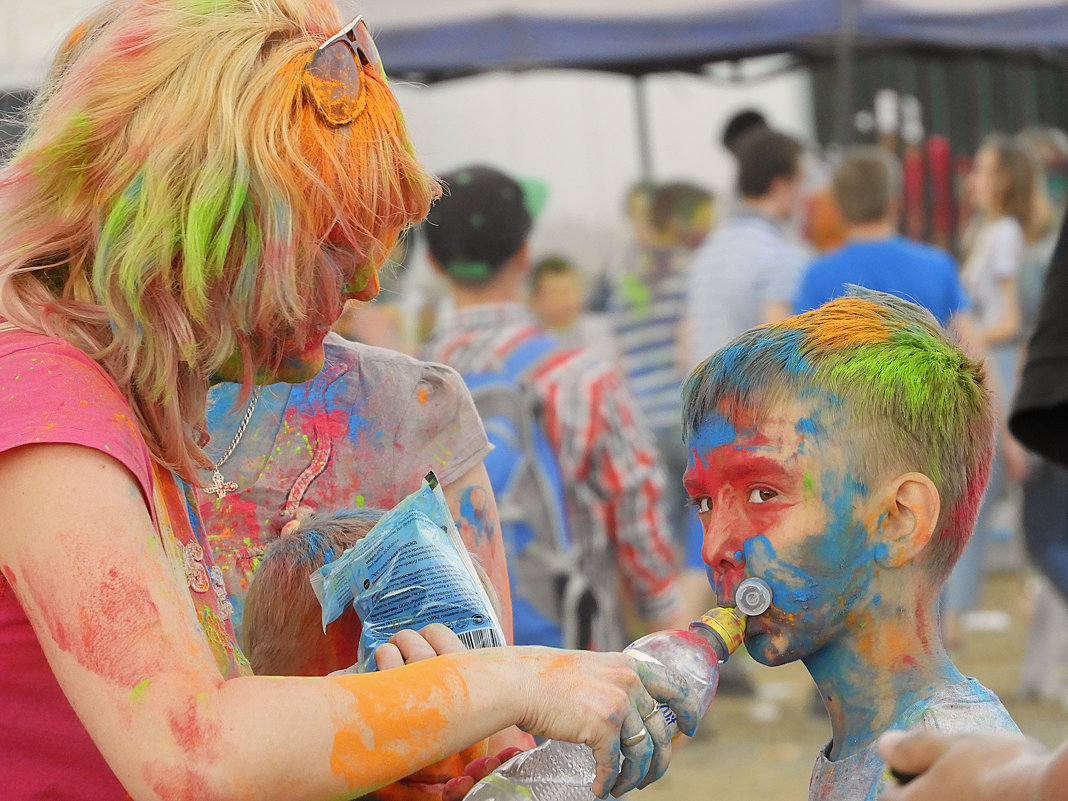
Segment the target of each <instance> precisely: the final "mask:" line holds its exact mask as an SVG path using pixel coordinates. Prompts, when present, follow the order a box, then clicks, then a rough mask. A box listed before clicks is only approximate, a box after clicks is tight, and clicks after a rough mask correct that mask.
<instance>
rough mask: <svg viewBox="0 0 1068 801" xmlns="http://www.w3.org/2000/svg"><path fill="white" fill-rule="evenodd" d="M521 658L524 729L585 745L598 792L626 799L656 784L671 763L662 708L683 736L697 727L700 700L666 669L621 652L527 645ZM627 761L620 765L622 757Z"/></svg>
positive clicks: (669, 744) (669, 741) (594, 790)
mask: <svg viewBox="0 0 1068 801" xmlns="http://www.w3.org/2000/svg"><path fill="white" fill-rule="evenodd" d="M521 652H522V653H524V654H525V655H524V656H521V657H520V658H519V659H518V660H516V665H517V668H518V669H520V670H522V671H523V674H524V676H523V679H522V680H523V682H524V684H523V685H522V686H521V691H522V698H524V699H525V703H526V709H525V711H523V712H522V714H521V716H520V719H519V721H518V725H519V727H520V728H522V729H523V730H524V731H528V732H530V733H532V734H537V735H541V736H544V737H549V738H552V739H555V740H567V741H569V742H575V743H585V744H587V745H588V746H590V748H592V749H593V755H594V758H595V760H596V763H597V774H596V778H595V780H594V784H593V792H594V793H595V794H596V795H597V796H599V797H601V798H605V797H607V796H608V794H609V793H612V794H613V795H617V796H618V795H622V794H623V793H625V792H628V791H629V790H633V789H635V788H636V787H643V786H645V785H646V784H648V783H650V782H653V781H656V780H657V779H659V778H660V777H661V776H662V775H663V773H664V771H665V770H667V766H668V763H669V761H670V760H671V733H670V732H669V731H668V728H667V724H666V723H665V721H664V716H663V715H662V714H660V713H656V714H653V710H654V707H655V706H656V703H657V701H661V702H663V703H665V704H666V705H667V706H669V707H670V708H671V710H672V711H673V712H674V713H675V715H676V717H677V718H678V726H679V729H680V730H681V731H683V732H684V733H686V734H693V732H694V731H695V730H696V728H697V722H698V715H699V710H698V708H697V706H698V701H697V699H696V698H694V699H688V698H686V697H685V694H684V693H683V691H682V688H681V686H680V685H679V683H678V682H677V681H675V680H673V679H672V677H671V675H670V674H669V672H668V671H667V670H665V669H664V668H663V667H662V666H659V665H654V664H647V663H642V662H637V661H636V660H634V659H632V658H631V657H629V656H626V655H624V654H618V653H590V652H585V651H557V650H552V649H535V648H523V649H522V650H521ZM621 756H622V758H623V763H622V765H620V757H621Z"/></svg>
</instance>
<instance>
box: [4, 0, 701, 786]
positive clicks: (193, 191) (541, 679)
mask: <svg viewBox="0 0 1068 801" xmlns="http://www.w3.org/2000/svg"><path fill="white" fill-rule="evenodd" d="M342 22H343V20H342V19H341V17H340V16H339V13H338V11H337V9H336V7H335V6H334V5H333V4H332V3H327V2H317V1H316V0H121V2H112V3H110V4H109V5H107V6H105V7H104V8H103V9H101V10H100V11H99V12H98V13H97V14H95V15H94V16H93V18H92V19H90V20H89V22H88V23H87V24H85V25H83V26H82V27H80V28H79V29H78V30H76V31H75V32H74V34H72V36H71V37H70V39H69V40H68V42H67V44H66V45H65V47H64V48H63V51H62V52H61V54H60V56H59V58H58V59H57V61H56V64H55V66H54V68H53V70H52V72H51V74H50V76H49V80H48V83H47V85H46V86H45V87H44V89H43V90H42V92H41V94H40V97H39V99H38V101H37V103H36V105H35V107H34V109H33V113H32V119H31V121H30V127H29V131H28V133H27V135H26V137H25V139H24V141H23V142H22V144H21V146H20V148H19V149H18V151H17V152H16V154H15V155H14V157H13V159H12V160H11V162H10V163H9V164H8V165H7V167H6V168H4V170H3V171H2V172H0V420H3V425H2V426H0V520H2V521H3V523H4V525H3V526H2V527H0V570H2V575H3V578H2V579H0V667H2V670H0V675H2V678H0V718H2V719H3V721H4V725H3V726H2V727H0V776H3V786H4V791H3V792H4V797H5V799H11V800H12V801H19V799H29V798H49V799H56V800H57V801H62V799H75V798H76V799H79V800H80V801H97V800H98V799H118V798H123V797H132V798H134V799H168V801H172V800H176V799H186V800H187V801H194V800H195V801H202V800H206V799H223V798H226V799H230V798H256V799H270V798H284V799H287V801H295V800H296V799H339V798H351V797H354V796H357V795H362V794H365V793H367V792H369V791H371V790H373V789H374V788H375V787H378V786H381V785H383V784H386V783H388V782H391V781H394V780H396V779H399V778H400V777H402V776H405V775H407V774H409V773H411V772H412V771H413V770H415V769H417V768H419V767H420V766H423V765H427V764H429V763H432V762H434V761H435V760H437V759H439V758H440V757H441V756H442V755H444V754H449V753H454V752H457V751H460V750H461V749H463V748H465V747H468V746H470V745H471V744H472V743H475V742H477V741H479V740H481V739H483V738H485V737H487V736H489V735H490V734H492V733H494V732H496V731H499V730H501V729H504V728H506V727H508V726H511V725H513V724H517V725H520V726H521V727H523V728H525V729H527V730H528V731H532V732H535V733H538V734H544V735H546V736H551V737H555V738H559V739H568V740H573V741H580V742H586V743H588V744H589V745H591V746H592V747H593V750H594V752H595V754H596V756H597V761H598V776H597V783H596V785H595V790H596V791H597V792H599V793H605V794H606V793H607V792H608V791H609V790H612V789H613V788H614V789H615V791H616V792H620V791H624V790H627V789H630V788H631V787H633V786H635V785H636V784H638V783H639V782H641V781H642V780H643V779H645V780H651V779H652V778H655V777H656V776H658V775H659V774H660V773H662V772H663V770H664V769H665V767H666V764H667V760H668V758H669V755H670V744H669V741H668V739H667V736H666V732H665V731H664V729H663V727H662V726H660V725H659V724H654V723H653V721H652V720H651V721H650V724H649V730H648V731H647V730H646V728H645V725H644V724H643V723H642V715H643V714H646V713H647V712H648V710H651V709H652V707H653V702H654V697H655V698H657V699H660V700H664V701H669V702H671V703H672V704H673V706H674V707H675V708H676V711H677V712H678V713H679V714H680V715H681V716H682V718H683V722H684V726H683V728H684V729H691V728H692V724H693V713H694V710H693V709H692V708H690V706H689V705H688V704H687V703H686V702H685V700H684V699H680V698H678V692H677V691H676V690H675V688H674V687H673V686H672V685H671V682H670V679H669V677H667V676H665V675H663V673H661V672H658V671H657V670H655V669H653V668H650V667H648V666H646V665H639V664H637V663H635V662H634V661H633V660H630V659H629V658H627V657H624V656H621V655H619V654H585V653H578V652H563V651H553V650H550V649H540V648H523V649H507V648H505V649H486V650H482V651H473V652H465V653H457V654H450V655H447V656H442V657H438V658H435V659H428V660H424V661H421V662H418V663H417V664H412V665H407V666H404V667H400V668H398V669H396V670H388V671H385V672H382V673H375V674H367V675H340V676H332V677H323V678H304V677H301V678H288V677H266V676H252V675H251V671H250V670H249V668H248V664H247V662H246V661H245V659H244V657H243V656H242V654H241V652H240V650H239V649H238V648H237V646H236V645H235V643H234V639H233V632H232V628H231V626H230V625H229V616H230V610H229V609H228V602H227V600H226V597H225V590H224V588H223V587H222V586H221V581H220V580H219V576H218V571H217V570H215V569H214V565H213V563H212V556H211V553H210V549H209V548H207V547H206V540H205V538H204V533H203V531H202V530H201V527H200V525H199V522H198V520H197V518H196V514H195V511H194V510H195V508H196V504H195V501H194V500H193V494H192V490H191V488H190V482H193V481H195V478H196V471H197V469H198V468H204V469H208V470H211V469H212V467H213V465H212V463H211V462H210V461H209V460H208V458H207V457H206V456H205V453H204V451H203V446H204V445H205V441H204V439H205V438H204V436H203V432H204V412H205V397H206V394H207V389H208V386H209V383H211V382H212V381H215V380H219V379H229V380H235V381H239V382H241V384H242V387H243V392H242V394H243V396H244V397H245V398H247V397H248V396H249V394H250V393H251V392H252V390H253V387H254V385H256V384H259V383H266V382H270V381H281V380H284V381H301V380H305V379H307V378H309V377H311V376H313V375H315V374H316V373H317V372H318V370H319V369H320V367H321V365H322V360H323V345H322V342H323V338H324V337H325V336H326V333H327V332H328V330H329V327H330V325H331V323H332V322H333V321H334V319H335V318H336V317H337V316H338V314H339V313H340V311H341V308H342V304H343V303H344V301H345V300H346V299H347V298H359V299H367V298H371V297H373V296H374V295H375V294H376V292H377V288H378V278H377V272H376V267H377V265H379V264H380V263H381V261H382V259H383V258H384V257H385V255H386V254H387V253H388V252H389V251H390V249H391V248H392V247H393V245H394V243H395V241H396V239H397V237H398V235H399V234H400V233H401V232H402V231H403V230H404V229H405V228H406V227H408V226H410V225H411V224H413V223H414V222H416V221H418V220H419V219H421V218H422V217H423V216H424V215H425V213H426V211H427V209H428V207H429V204H430V202H431V200H432V199H433V196H434V193H435V192H436V191H437V188H436V185H435V183H434V181H433V180H432V179H431V178H430V177H429V176H428V175H426V173H425V172H424V171H423V170H422V169H421V168H420V166H419V165H418V163H417V162H416V161H415V159H414V157H413V156H412V149H411V146H410V143H409V141H408V137H407V134H406V131H405V128H404V125H403V121H402V117H401V115H400V112H399V109H398V108H397V106H396V103H395V100H394V98H393V96H392V94H391V93H390V91H389V88H388V86H387V84H386V81H385V75H384V73H383V71H382V66H381V62H380V60H379V58H378V54H377V52H376V51H375V48H374V45H373V42H372V41H371V39H370V36H369V34H368V33H367V29H366V26H365V25H364V24H363V23H362V21H360V20H358V19H357V20H354V21H353V22H352V23H350V24H349V25H347V26H342ZM658 718H659V716H655V717H654V718H653V720H657V719H658ZM639 730H640V732H641V733H642V736H641V737H637V736H634V735H636V734H637V733H638V732H639ZM621 739H622V741H623V742H622V743H621ZM621 747H622V752H623V756H624V757H626V759H624V760H623V763H622V767H620V763H619V757H620V751H621ZM617 779H618V781H617Z"/></svg>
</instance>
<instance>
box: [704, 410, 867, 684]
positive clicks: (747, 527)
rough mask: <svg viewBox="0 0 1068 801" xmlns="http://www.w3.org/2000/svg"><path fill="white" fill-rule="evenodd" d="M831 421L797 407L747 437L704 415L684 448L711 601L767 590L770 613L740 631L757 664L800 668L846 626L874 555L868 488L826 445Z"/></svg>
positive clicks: (835, 447) (744, 430) (826, 413)
mask: <svg viewBox="0 0 1068 801" xmlns="http://www.w3.org/2000/svg"><path fill="white" fill-rule="evenodd" d="M838 417H839V414H838V413H837V412H836V411H835V409H834V408H833V407H831V405H830V404H827V403H823V404H817V403H814V402H812V401H811V400H810V399H806V400H805V401H799V402H796V403H791V404H787V405H784V406H783V407H782V408H781V409H777V410H774V411H773V412H772V413H770V414H769V413H766V414H763V415H761V416H760V421H759V422H758V423H752V424H749V426H748V427H746V426H738V425H735V421H731V420H727V419H725V418H723V416H722V415H719V414H718V413H712V414H710V415H708V416H707V417H706V418H705V419H704V420H703V421H702V422H701V424H700V425H699V426H698V427H697V428H696V430H695V431H694V434H693V435H692V436H691V437H690V439H689V445H690V448H691V459H690V465H689V468H688V469H687V472H686V475H685V479H684V483H685V484H686V488H687V491H688V492H689V493H690V495H691V497H693V499H694V500H695V502H697V504H698V510H699V514H700V517H701V520H702V524H703V526H704V529H705V537H704V547H703V549H702V556H703V558H704V560H705V562H706V564H707V565H708V568H707V571H708V574H709V578H710V582H711V584H712V586H713V588H714V589H715V590H716V594H717V597H718V599H719V601H720V602H721V603H732V601H731V600H730V599H731V598H732V597H733V592H734V589H735V588H736V587H737V584H738V583H739V582H740V581H741V580H742V579H743V578H745V577H747V576H760V577H762V578H764V579H765V580H767V581H768V582H769V584H771V587H772V592H773V599H774V600H773V605H772V608H771V609H770V610H769V611H768V612H767V613H766V614H764V615H760V616H757V617H754V618H751V619H750V621H749V625H748V628H747V647H748V649H749V650H750V652H751V653H752V654H753V656H754V657H755V658H756V659H757V660H758V661H761V662H764V663H766V664H781V663H784V662H788V661H793V660H795V659H801V658H805V657H806V656H808V655H809V654H811V653H814V652H815V651H817V650H819V649H820V648H821V647H822V646H823V645H825V644H826V643H827V642H829V641H830V640H831V639H832V638H833V637H834V636H835V635H836V632H839V631H840V630H841V627H842V626H848V625H849V617H850V613H851V612H853V611H854V610H856V609H857V607H858V603H859V602H860V601H862V600H863V599H864V598H866V597H867V594H868V587H869V585H870V581H871V578H872V576H873V575H874V572H875V558H876V556H877V555H878V554H877V552H876V549H875V548H874V547H873V546H872V545H871V543H870V539H869V536H868V531H867V529H866V528H865V524H864V522H863V521H862V520H861V519H860V507H861V505H862V504H863V502H864V501H865V500H866V498H867V494H868V488H867V487H865V486H864V484H863V483H861V482H859V481H857V480H856V479H855V478H854V476H853V473H852V469H851V467H850V464H849V459H848V458H847V454H846V452H845V449H844V448H843V447H841V446H840V445H839V444H838V442H837V441H835V440H834V439H832V438H830V437H829V436H827V435H826V432H827V431H828V430H829V429H833V428H837V427H838V425H840V423H841V421H840V420H838V419H837V418H838ZM830 418H835V419H833V420H831V419H830ZM754 419H755V418H754ZM829 422H834V423H837V424H838V425H835V426H831V425H829V424H828V423H829ZM739 429H741V430H739Z"/></svg>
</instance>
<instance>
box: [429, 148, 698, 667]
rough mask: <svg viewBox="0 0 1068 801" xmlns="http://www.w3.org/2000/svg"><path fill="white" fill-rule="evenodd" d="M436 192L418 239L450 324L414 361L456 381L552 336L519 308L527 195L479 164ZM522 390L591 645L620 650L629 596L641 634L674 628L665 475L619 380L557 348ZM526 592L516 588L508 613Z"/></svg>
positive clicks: (677, 609)
mask: <svg viewBox="0 0 1068 801" xmlns="http://www.w3.org/2000/svg"><path fill="white" fill-rule="evenodd" d="M442 182H443V183H444V184H445V185H446V186H447V187H448V190H447V193H446V194H445V195H444V196H443V197H442V198H441V200H439V201H438V203H437V204H436V205H435V206H434V208H433V210H432V213H431V215H430V217H429V218H428V220H427V223H428V224H427V225H426V226H425V227H424V233H425V236H426V240H427V245H428V252H429V256H430V260H431V263H432V265H433V266H434V268H435V269H436V270H438V271H439V272H441V273H442V274H443V275H444V277H445V278H446V280H447V283H448V286H449V290H450V292H451V294H452V297H453V300H454V301H455V304H456V314H455V315H454V316H452V317H451V318H450V319H448V320H445V321H441V322H439V323H438V325H437V327H436V328H435V329H434V331H432V332H431V335H430V338H429V339H428V341H427V342H426V343H425V345H424V348H423V351H422V353H421V356H422V357H423V358H425V359H430V360H434V361H439V362H443V363H445V364H448V365H449V366H451V367H453V368H455V369H456V370H457V371H459V372H460V373H461V375H463V374H472V373H480V372H484V371H487V370H493V369H495V366H496V365H499V364H500V363H501V362H502V361H503V360H505V359H506V358H507V357H508V356H509V355H510V354H511V353H513V352H515V350H516V349H517V348H519V347H521V346H522V345H523V344H524V343H525V342H529V341H530V340H532V339H533V338H537V337H548V336H550V335H549V334H548V332H547V331H546V329H545V328H544V326H543V325H542V324H541V323H540V322H539V321H538V319H537V317H536V316H535V315H534V313H533V312H532V311H531V310H530V309H528V308H527V306H525V305H524V304H523V303H522V299H523V291H524V288H525V286H526V284H527V281H528V274H529V272H530V269H531V258H530V252H529V247H528V244H527V237H528V234H529V232H530V228H531V225H532V220H533V217H532V214H531V210H530V209H529V208H528V207H527V202H526V201H527V199H528V197H529V193H527V192H525V191H524V188H523V186H521V185H520V184H519V183H518V182H517V181H515V180H514V179H513V178H511V177H510V176H508V175H505V174H504V173H502V172H500V171H498V170H496V169H494V168H491V167H487V166H480V165H474V166H470V167H465V168H462V169H459V170H456V171H454V172H452V173H450V174H448V175H445V176H442ZM521 391H522V392H523V393H525V394H526V395H527V396H528V397H529V399H530V400H531V402H532V403H533V405H534V408H535V410H536V412H535V415H536V418H537V424H538V425H539V426H540V427H541V428H542V430H543V432H544V434H545V436H546V438H547V440H548V442H549V445H550V447H551V449H552V453H553V457H554V458H555V461H556V464H557V466H558V468H559V473H560V478H561V480H562V483H563V486H564V494H565V500H566V512H567V519H568V524H569V526H568V527H569V530H570V532H571V534H572V537H573V540H572V546H573V547H574V550H575V559H576V560H577V563H578V565H579V567H580V568H581V570H582V571H583V572H584V573H585V575H586V578H587V580H588V582H589V585H590V586H591V588H592V589H593V591H594V592H595V594H596V595H597V600H598V608H599V620H598V623H597V625H596V626H595V628H594V631H593V635H592V638H591V642H590V643H589V645H590V646H591V647H594V648H596V649H606V650H608V649H618V648H620V647H622V646H623V645H625V644H626V642H627V641H628V639H629V636H630V634H629V633H628V631H627V628H626V625H625V623H624V613H623V606H624V600H623V599H624V597H625V598H626V599H627V602H628V603H629V604H631V605H632V607H633V609H634V611H635V612H636V613H637V616H638V617H639V618H640V622H641V623H642V624H643V626H644V627H647V628H649V629H655V628H662V627H665V626H673V625H676V624H678V623H679V622H681V617H680V615H681V614H682V610H681V604H680V596H679V591H678V585H677V577H676V568H675V554H674V551H673V548H672V545H671V542H670V539H669V537H668V533H667V530H666V527H665V518H664V514H663V510H662V507H661V499H662V495H663V491H664V474H663V471H662V470H661V467H660V464H659V461H658V457H657V453H656V449H655V448H654V446H653V444H652V442H651V440H650V438H649V436H648V434H647V432H645V431H643V430H642V429H641V427H640V426H639V419H640V418H639V412H638V411H637V408H636V405H635V401H634V398H633V396H632V395H631V394H630V392H629V391H628V390H627V388H626V386H625V384H624V382H623V379H622V376H621V375H620V373H619V371H618V370H617V369H616V368H615V366H614V365H612V364H611V363H609V362H608V361H607V360H605V359H604V358H603V357H602V356H600V355H598V354H597V353H596V352H594V351H592V350H590V349H587V348H583V347H567V346H564V345H563V344H562V343H561V344H560V345H559V347H554V348H552V349H551V351H550V352H549V353H548V354H547V355H545V356H544V357H543V358H541V359H540V361H538V362H537V363H536V364H534V365H533V367H532V368H531V369H530V370H529V371H528V372H527V373H526V375H525V379H524V381H523V382H522V387H521ZM506 546H507V547H513V548H514V547H516V546H517V544H516V543H512V544H510V545H509V544H508V543H506ZM511 557H512V553H511V552H510V558H511ZM523 591H524V588H523V586H522V585H521V584H520V585H518V586H517V584H516V583H512V594H513V608H517V607H518V606H519V605H520V600H519V599H521V598H522V597H523Z"/></svg>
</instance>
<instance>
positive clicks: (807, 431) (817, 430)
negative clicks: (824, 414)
mask: <svg viewBox="0 0 1068 801" xmlns="http://www.w3.org/2000/svg"><path fill="white" fill-rule="evenodd" d="M794 431H796V432H797V433H798V434H800V435H801V436H804V437H811V436H815V435H817V434H822V433H823V426H822V425H820V424H819V423H818V422H816V419H815V418H813V417H802V418H801V419H800V420H798V421H797V425H795V426H794Z"/></svg>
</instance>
